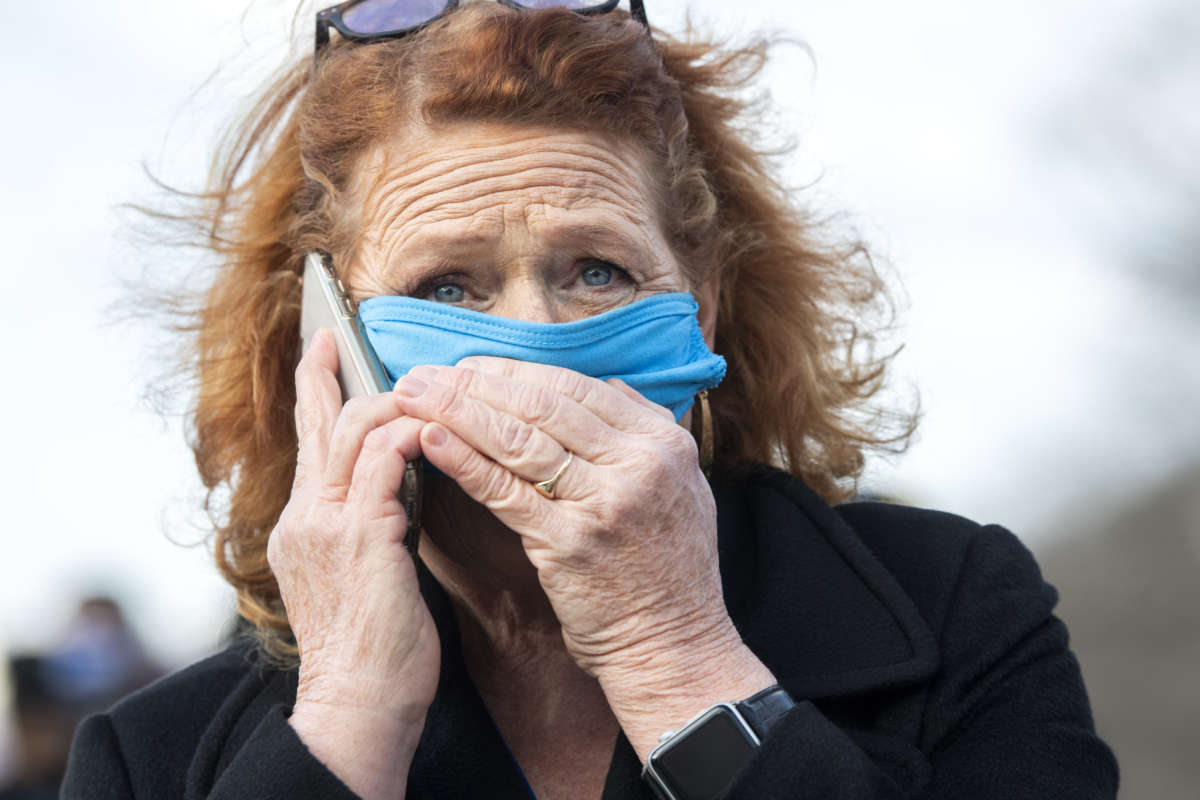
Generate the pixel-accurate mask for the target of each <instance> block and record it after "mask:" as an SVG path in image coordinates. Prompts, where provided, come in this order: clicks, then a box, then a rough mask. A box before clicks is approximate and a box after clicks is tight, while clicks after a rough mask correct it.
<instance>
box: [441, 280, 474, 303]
mask: <svg viewBox="0 0 1200 800" xmlns="http://www.w3.org/2000/svg"><path fill="white" fill-rule="evenodd" d="M464 297H466V292H464V291H463V288H462V287H461V286H459V285H458V284H457V283H443V284H440V285H438V286H437V287H436V288H434V290H433V299H434V301H435V302H438V303H461V302H462V301H463V298H464Z"/></svg>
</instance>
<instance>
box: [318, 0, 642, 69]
mask: <svg viewBox="0 0 1200 800" xmlns="http://www.w3.org/2000/svg"><path fill="white" fill-rule="evenodd" d="M362 2H364V0H347V2H345V3H338V4H337V5H336V6H330V7H329V8H325V9H322V10H321V11H318V12H317V41H316V46H315V47H314V49H313V58H314V59H315V58H316V57H317V54H318V53H320V52H321V49H322V48H324V47H325V45H327V44H329V29H330V28H331V27H332V28H334V29H336V30H337V32H338V33H339V34H341V35H342V37H344V38H346V39H350V40H352V41H356V42H365V41H375V40H377V39H399V38H400V37H402V36H407V35H409V34H410V33H416V32H417V31H419V30H421V29H422V28H424V27H425V26H427V25H429V24H430V23H432V22H434V21H435V20H439V19H441V18H442V17H444V16H446V15H447V14H448V13H450V12H451V11H453V10H454V9H455V8H457V7H458V2H459V0H446V6H445V8H443V9H442V10H441V12H439V13H438V14H437V15H436V16H434V17H431V18H429V19H427V20H426V21H425V22H422V23H421V24H419V25H414V26H412V27H411V28H401V29H399V30H394V31H383V32H382V33H358V32H356V31H354V30H353V29H351V28H350V27H349V26H348V25H346V22H345V21H344V20H343V19H342V13H343V12H345V11H348V10H349V9H350V8H352V7H353V6H356V5H358V4H359V3H362ZM499 2H500V3H502V4H504V5H506V6H508V7H509V8H521V9H525V8H526V6H523V5H521V3H520V2H519V0H499ZM619 2H620V0H602V2H599V3H597V4H596V5H594V6H588V7H587V8H576V9H571V10H572V11H574V12H575V13H576V14H584V15H592V14H607V13H608V12H609V11H612V10H613V9H614V8H616V7H617V4H618V3H619ZM629 14H630V16H632V17H633V18H634V19H635V20H637V21H638V22H640V23H641V24H642V25H644V26H645V27H646V29H647V30H649V29H650V23H649V22H647V21H646V7H645V5H644V4H643V0H629Z"/></svg>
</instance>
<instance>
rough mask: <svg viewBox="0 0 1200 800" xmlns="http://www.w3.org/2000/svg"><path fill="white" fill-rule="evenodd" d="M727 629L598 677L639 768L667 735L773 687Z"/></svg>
mask: <svg viewBox="0 0 1200 800" xmlns="http://www.w3.org/2000/svg"><path fill="white" fill-rule="evenodd" d="M728 627H729V629H728V631H714V632H712V634H711V635H710V636H707V637H704V638H703V639H697V640H694V641H693V642H692V643H689V644H683V645H679V646H675V647H673V648H670V649H664V650H658V651H656V652H653V653H647V654H646V655H645V656H644V657H643V658H641V659H631V660H629V661H627V662H625V663H624V664H622V665H621V666H619V667H611V668H609V669H606V670H605V671H604V672H601V673H599V674H598V676H597V677H598V678H599V681H600V686H601V688H602V689H603V690H604V693H605V696H606V697H607V698H608V702H609V705H610V707H611V708H612V709H613V713H614V714H615V715H616V717H617V720H618V721H619V722H620V723H621V727H622V729H623V730H624V731H625V736H626V737H627V738H628V739H629V742H630V744H632V745H633V748H634V750H635V751H636V752H637V754H638V758H639V759H641V761H642V762H643V763H645V761H646V758H647V757H648V756H649V754H650V751H651V750H653V749H654V747H655V746H656V745H657V744H658V739H659V737H660V736H661V735H662V734H663V733H665V732H666V731H669V730H678V729H679V728H680V727H681V726H682V725H683V724H685V723H686V722H687V721H688V720H690V719H691V718H692V717H694V716H696V715H697V714H699V713H700V712H701V711H704V710H705V709H706V708H709V707H710V706H713V705H716V704H718V703H726V702H736V701H739V700H742V699H744V698H747V697H750V696H751V695H753V694H755V693H757V692H759V691H761V690H763V689H765V688H767V687H768V686H772V685H774V684H775V683H777V681H776V678H775V676H774V675H773V674H772V673H771V671H770V670H769V669H768V668H767V667H766V665H765V664H763V663H762V662H761V661H760V660H759V659H758V657H757V656H755V655H754V653H753V652H752V651H751V650H750V648H748V647H747V646H746V645H745V643H744V642H742V640H741V637H740V636H738V634H737V631H736V629H734V628H733V625H732V623H730V624H729V626H728Z"/></svg>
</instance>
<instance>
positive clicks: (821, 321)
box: [177, 3, 915, 663]
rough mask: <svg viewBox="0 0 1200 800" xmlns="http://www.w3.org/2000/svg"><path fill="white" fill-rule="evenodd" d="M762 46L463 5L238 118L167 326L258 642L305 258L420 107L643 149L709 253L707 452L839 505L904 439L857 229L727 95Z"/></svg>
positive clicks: (219, 528)
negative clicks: (800, 192) (779, 163)
mask: <svg viewBox="0 0 1200 800" xmlns="http://www.w3.org/2000/svg"><path fill="white" fill-rule="evenodd" d="M767 47H768V45H767V43H766V42H765V41H760V42H757V43H756V44H754V45H752V46H749V47H743V48H723V47H721V46H720V45H718V44H714V43H711V42H703V41H683V40H677V39H673V38H670V37H667V36H663V35H655V36H654V37H653V38H651V37H650V36H647V34H646V32H645V29H644V28H643V27H642V26H640V25H638V24H636V23H634V22H632V21H631V20H630V19H629V16H628V14H626V13H624V12H619V11H617V12H612V13H609V14H605V15H603V16H600V17H584V16H580V15H578V14H575V13H573V12H570V11H566V10H563V9H548V10H543V11H517V10H514V9H511V8H507V7H505V6H503V5H500V4H497V3H486V4H468V5H465V6H463V7H461V8H459V9H457V10H455V11H453V12H452V13H450V14H448V15H447V16H445V17H444V18H442V19H441V20H439V21H437V22H436V23H434V24H433V25H430V26H429V27H427V28H426V29H424V30H422V31H421V32H420V33H418V34H415V35H411V36H408V37H405V38H402V39H394V40H387V41H379V42H373V43H366V44H355V43H347V42H335V43H333V44H331V45H330V46H329V47H328V48H327V49H326V50H325V51H323V52H322V54H321V58H320V60H319V63H318V64H317V66H315V67H314V66H313V64H312V62H311V59H309V58H304V60H303V61H298V62H297V63H295V64H293V65H292V66H290V67H289V68H287V69H286V70H285V71H284V72H282V73H281V74H280V77H279V78H277V79H276V80H275V81H274V82H272V83H271V84H270V85H269V86H267V87H265V89H264V90H263V91H262V93H261V94H260V95H259V99H258V101H257V104H256V105H255V106H254V107H253V110H252V112H251V113H250V114H248V115H246V116H244V117H243V118H241V119H238V120H236V122H235V125H234V126H233V128H232V129H231V136H230V137H229V138H227V140H226V141H225V144H224V146H223V148H222V149H221V151H220V152H219V153H218V156H217V160H216V162H215V164H216V168H215V170H214V174H213V177H212V179H211V183H210V186H209V189H208V190H206V191H205V192H203V193H200V194H196V195H190V196H189V198H190V200H192V201H196V202H197V203H198V206H197V207H195V208H194V209H193V210H192V211H190V212H189V213H188V214H187V215H185V217H183V218H182V219H183V220H184V221H187V222H191V223H199V224H201V225H202V230H203V232H204V233H203V238H204V244H205V246H206V247H207V248H209V249H210V250H211V251H212V252H214V253H216V254H217V256H218V261H219V264H218V268H217V273H216V277H215V279H214V281H213V282H212V284H211V286H210V287H209V288H208V289H207V291H206V293H205V294H204V296H203V297H202V298H198V299H197V300H196V302H195V303H194V304H193V305H192V306H191V311H190V312H189V313H190V316H189V318H188V321H187V323H186V324H184V325H182V326H180V329H181V330H183V331H185V332H186V333H187V335H188V336H189V341H190V344H191V346H192V350H191V353H192V356H193V358H192V359H191V360H190V361H189V362H188V367H187V368H188V369H189V370H192V373H191V375H192V377H193V378H194V379H195V381H196V383H197V385H198V392H197V394H196V396H195V400H194V407H193V408H192V413H191V415H190V423H191V426H192V427H191V430H190V436H191V444H192V448H193V451H194V453H195V458H196V464H197V466H198V468H199V471H200V475H201V478H202V480H203V482H204V485H205V486H206V487H207V489H208V499H207V507H208V510H209V512H210V517H211V518H212V519H213V523H214V526H215V541H214V551H215V558H216V563H217V566H218V567H219V569H220V571H221V573H222V575H224V577H225V578H226V580H228V581H229V583H231V584H232V585H233V586H234V587H235V588H236V590H237V593H238V608H239V610H240V612H241V614H242V615H243V616H244V617H245V618H246V619H247V620H248V621H249V622H250V623H251V624H252V625H253V626H254V627H255V629H256V631H257V634H258V637H259V639H260V641H261V643H262V644H263V647H264V649H265V651H266V652H267V654H268V655H270V656H272V657H273V658H274V659H275V660H277V661H281V662H284V663H294V662H295V659H296V657H297V656H296V647H295V643H294V640H293V639H292V637H291V632H290V629H289V627H288V621H287V617H286V614H285V611H284V607H283V603H282V602H281V600H280V597H279V589H278V586H277V585H276V582H275V578H274V576H273V575H272V573H271V569H270V567H269V566H268V564H267V556H266V553H267V538H268V536H269V535H270V533H271V530H272V528H273V527H274V526H275V524H276V521H277V520H278V518H279V515H280V512H281V511H282V509H283V507H284V505H285V504H286V503H287V501H288V498H289V495H290V491H291V485H292V478H293V472H294V469H295V465H296V431H295V427H294V421H293V406H294V403H295V386H294V383H293V367H294V365H295V364H296V362H297V359H298V355H299V334H298V324H299V313H300V283H299V276H300V274H301V267H302V259H303V256H304V254H305V253H306V252H308V251H310V250H312V249H315V248H321V249H324V250H328V251H330V252H332V253H333V254H334V255H335V258H338V257H344V256H346V255H347V254H349V253H350V252H351V251H352V249H353V243H354V241H355V238H356V235H357V231H356V229H355V224H356V223H355V220H354V217H353V215H352V214H349V213H347V211H346V209H345V208H344V204H343V203H342V200H343V198H344V196H345V194H346V192H347V191H348V190H349V187H350V186H351V182H352V179H353V178H354V176H355V174H356V168H357V165H358V164H359V159H360V157H361V156H363V155H364V154H365V153H367V152H368V151H369V150H370V148H371V147H372V146H373V145H377V144H379V143H381V142H383V141H384V140H386V139H388V138H389V137H394V136H395V135H396V132H397V130H400V129H402V127H403V125H405V124H411V123H412V122H413V121H417V122H419V123H420V124H425V125H429V126H438V125H442V124H451V123H455V122H462V121H493V122H504V123H508V124H514V125H537V126H548V127H559V128H569V129H577V130H584V131H590V132H595V133H599V134H601V135H605V136H610V137H616V138H617V139H620V140H624V141H628V142H631V143H633V144H635V145H637V146H638V147H640V148H642V150H643V151H644V152H645V153H646V154H647V156H648V157H649V158H648V162H649V163H650V164H652V165H653V167H654V169H655V172H656V174H655V175H654V179H655V181H656V182H657V186H656V187H655V189H656V191H657V192H658V193H659V197H658V198H656V200H657V201H658V202H659V204H660V206H661V208H662V214H663V216H662V220H663V224H664V227H665V230H666V232H667V234H668V237H669V241H670V243H671V245H672V247H673V248H674V251H675V254H676V255H677V257H678V259H679V262H680V263H681V264H684V265H688V269H689V270H690V271H691V272H692V273H693V274H691V275H689V277H690V278H691V279H693V280H702V279H704V278H705V277H708V275H709V274H710V271H711V270H719V271H720V272H719V279H720V307H719V310H718V316H717V327H716V349H717V350H718V352H720V353H721V354H723V355H724V356H725V358H726V360H727V361H728V374H727V376H726V378H725V381H724V383H722V384H721V386H720V387H719V388H718V389H717V390H715V391H714V392H713V393H712V408H713V416H714V422H715V430H716V453H715V465H714V466H715V469H716V470H718V471H725V472H729V471H734V470H737V469H739V468H741V467H744V466H745V465H747V464H750V463H754V462H765V463H774V464H776V465H778V466H780V467H781V468H783V469H786V470H788V471H790V472H791V473H792V474H794V475H796V476H797V477H799V478H800V479H802V480H803V481H804V482H805V483H807V484H808V485H809V486H811V487H812V488H813V489H815V490H816V491H817V492H819V493H820V494H821V495H822V496H823V497H825V498H826V499H827V500H829V501H831V502H834V501H837V500H839V499H843V498H844V497H845V495H846V494H847V492H848V491H850V490H851V489H852V487H853V484H854V481H855V479H856V478H857V477H858V475H859V473H860V472H861V470H862V467H863V456H864V451H865V450H866V449H868V448H872V447H876V448H879V447H887V448H890V449H899V448H901V447H902V446H903V445H904V443H905V442H906V441H907V438H908V436H909V435H910V434H911V432H912V429H913V427H914V424H915V423H914V422H913V417H911V416H904V415H900V416H898V417H893V418H892V419H895V420H898V421H899V423H900V424H899V426H898V427H895V426H889V425H887V424H884V423H885V422H886V421H887V419H889V417H888V415H886V414H885V413H884V412H881V411H873V410H872V408H873V407H872V406H871V405H870V401H871V400H872V398H873V397H874V396H875V395H876V393H877V391H878V390H879V389H880V387H881V384H882V381H883V377H884V374H885V367H886V365H887V362H888V359H889V356H882V357H877V356H876V355H875V354H874V351H873V349H872V347H871V345H872V342H873V341H874V339H873V332H874V331H873V329H872V328H871V327H870V324H871V321H872V320H875V319H877V315H876V312H879V311H880V310H881V309H883V310H886V309H888V308H890V306H889V305H888V304H887V302H886V294H885V293H884V287H883V284H882V281H881V280H880V277H879V275H878V274H877V272H876V270H875V268H874V267H873V265H872V263H871V260H870V258H869V257H868V255H867V253H866V251H865V249H863V247H862V246H861V245H860V244H859V243H858V242H851V243H849V244H830V243H826V242H822V241H819V240H818V238H817V236H818V230H819V226H818V225H817V224H815V223H814V222H813V221H812V220H811V219H810V218H809V217H808V216H806V215H805V214H804V213H802V212H801V211H799V210H797V209H796V208H795V207H794V206H793V205H792V203H791V202H790V200H789V197H788V193H787V192H786V191H785V189H784V188H783V187H782V186H781V184H780V183H779V182H778V180H777V179H776V178H775V176H774V175H773V174H772V171H771V164H770V159H769V158H768V157H767V156H766V155H765V154H763V153H762V152H761V151H760V150H758V149H756V147H755V145H754V143H753V142H752V141H750V140H749V137H748V136H747V134H746V133H745V131H746V130H748V128H749V123H750V122H751V121H752V120H751V119H750V115H751V113H752V109H751V108H750V106H749V105H748V104H747V102H746V101H745V100H743V99H739V97H738V93H739V92H740V91H741V90H743V89H744V88H746V87H747V86H749V85H750V84H751V82H752V80H753V78H754V77H755V76H756V75H757V74H758V72H759V70H760V69H761V67H762V65H763V63H764V61H765V59H766V53H767ZM177 219H180V218H177ZM341 263H345V262H341ZM218 499H219V501H220V502H218ZM218 506H219V509H218Z"/></svg>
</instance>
